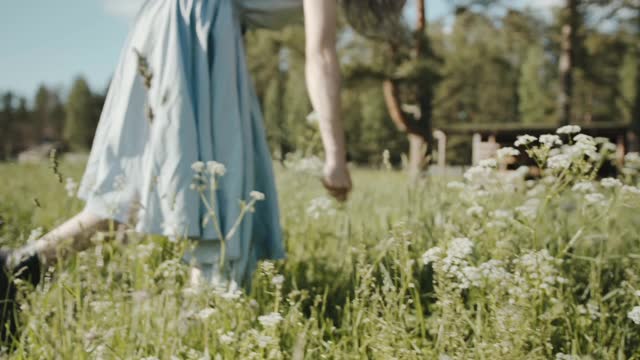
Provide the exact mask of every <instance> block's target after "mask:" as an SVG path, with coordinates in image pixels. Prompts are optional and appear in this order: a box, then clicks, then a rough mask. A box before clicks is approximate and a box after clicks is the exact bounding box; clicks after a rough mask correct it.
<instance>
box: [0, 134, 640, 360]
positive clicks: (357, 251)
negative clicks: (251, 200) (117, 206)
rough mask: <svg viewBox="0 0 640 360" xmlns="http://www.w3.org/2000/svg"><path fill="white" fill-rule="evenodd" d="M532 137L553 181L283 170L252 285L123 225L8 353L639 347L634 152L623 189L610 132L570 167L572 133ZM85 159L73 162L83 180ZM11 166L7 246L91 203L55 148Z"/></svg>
mask: <svg viewBox="0 0 640 360" xmlns="http://www.w3.org/2000/svg"><path fill="white" fill-rule="evenodd" d="M545 140H548V139H545ZM585 141H586V140H585ZM591 141H593V142H594V144H596V142H595V140H593V139H591ZM570 144H571V145H570V146H569V147H571V146H573V147H574V150H575V147H580V146H579V144H580V141H577V142H576V141H573V140H572V141H571V142H570ZM526 146H527V147H528V149H529V151H530V152H531V153H532V155H533V156H534V157H535V158H536V159H537V160H538V161H539V162H540V164H541V166H542V167H543V169H544V171H545V177H544V178H543V179H542V180H525V178H524V175H525V173H524V172H523V171H520V172H518V171H516V172H511V173H505V172H500V171H498V170H496V169H495V168H494V166H495V165H497V164H494V163H492V162H485V163H483V164H481V165H480V166H478V167H475V168H472V169H471V170H470V171H469V172H467V176H466V179H464V181H462V179H459V180H461V181H459V182H451V181H449V180H451V179H437V178H429V179H427V180H426V181H424V182H423V183H420V184H418V185H411V186H410V185H409V184H407V183H406V181H405V176H404V175H403V174H402V173H399V172H394V171H388V170H386V171H378V170H363V169H360V170H356V171H355V173H354V178H355V184H356V189H355V192H354V193H353V196H352V198H351V200H350V202H349V203H347V204H346V205H344V206H342V205H338V204H335V203H333V202H329V201H326V200H318V198H321V197H322V196H324V195H323V190H322V189H321V187H320V186H319V184H318V182H317V180H315V179H314V178H313V177H312V176H306V175H304V174H300V173H299V172H295V171H292V170H285V169H281V168H278V171H277V178H278V186H279V193H280V197H281V199H280V201H281V210H282V225H283V228H284V231H285V238H286V239H285V240H286V247H287V251H288V259H287V260H285V261H283V262H278V263H275V264H272V263H264V264H262V265H261V266H260V269H259V270H258V272H257V273H256V275H255V281H254V284H253V291H252V292H251V294H250V295H244V294H238V293H228V292H220V291H218V290H216V289H210V288H202V287H191V285H190V282H189V271H188V268H187V266H185V265H184V264H182V263H181V261H180V260H179V259H180V258H181V254H182V253H183V252H184V250H185V247H186V246H188V244H187V242H186V241H181V242H178V243H173V242H170V241H168V240H166V239H163V238H160V237H149V236H131V237H130V238H129V240H128V241H127V242H126V243H121V242H119V241H118V240H114V239H112V236H110V235H109V234H107V236H105V237H103V238H100V239H97V240H96V247H95V248H94V249H92V250H90V251H87V252H85V253H82V254H80V255H78V256H76V257H74V258H72V259H70V260H69V261H67V262H65V263H64V264H60V265H59V266H58V267H57V268H55V269H49V271H48V273H47V276H46V278H45V281H44V282H43V284H42V285H41V286H40V287H39V288H38V289H36V290H35V291H30V292H26V293H25V294H26V301H25V302H23V304H24V305H23V311H22V313H21V317H22V319H23V323H24V329H23V331H22V333H21V336H20V339H17V340H18V341H16V342H15V343H14V344H13V347H12V348H11V349H7V350H6V351H7V356H9V357H12V358H61V359H72V358H73V359H85V358H86V359H98V358H101V359H139V358H150V359H151V358H158V359H172V358H177V359H206V358H210V359H281V358H285V359H290V358H291V359H303V358H304V359H369V358H370V359H639V358H640V324H638V323H640V319H638V318H639V317H640V314H637V315H634V309H637V311H639V312H640V308H637V307H638V306H640V261H639V260H640V235H638V234H639V233H640V213H639V212H638V211H639V210H640V209H639V208H640V195H639V194H638V193H637V192H639V190H638V188H637V187H635V185H636V184H637V183H636V181H637V179H636V177H635V176H636V175H635V174H636V173H634V168H633V164H634V161H635V158H634V157H633V156H631V157H629V162H628V165H629V166H628V167H627V169H626V170H625V173H624V174H625V175H624V176H622V177H621V180H623V181H624V182H625V183H626V184H627V186H626V187H623V185H622V184H619V183H617V182H615V181H613V180H608V181H603V182H599V181H597V180H595V178H594V177H593V174H594V171H596V170H597V164H598V163H599V161H601V160H602V161H604V160H605V159H606V156H607V154H606V151H607V150H606V149H605V147H606V146H604V145H602V144H600V143H598V144H597V146H596V145H594V146H596V151H597V152H598V153H599V154H601V158H597V159H596V157H595V156H594V159H591V158H590V157H589V155H587V156H582V157H573V158H571V159H570V163H569V164H568V165H567V164H566V161H565V162H563V160H565V159H563V158H562V157H560V158H556V159H554V160H550V159H551V158H552V157H554V156H559V155H562V154H567V153H570V149H569V147H566V148H562V150H560V147H559V146H557V145H556V144H554V143H550V144H549V146H547V145H546V144H542V143H541V144H537V145H536V144H534V143H527V144H526ZM545 146H547V148H548V149H545ZM553 149H557V150H553ZM590 149H591V148H586V147H585V148H584V149H582V150H584V151H589V150H590ZM522 150H523V151H524V148H522ZM507 155H508V154H507ZM583 155H585V154H583ZM591 155H594V154H591ZM558 163H559V165H557V164H558ZM549 164H551V166H549ZM588 164H591V165H588ZM556 165H557V166H556ZM565 165H566V166H565ZM81 167H82V166H81V165H71V164H68V163H64V162H63V163H62V164H61V165H60V172H61V173H62V174H63V176H64V177H65V178H66V177H73V178H76V179H78V177H79V174H80V173H81V170H82V169H81ZM0 179H2V185H1V187H0V216H2V217H3V219H4V221H5V223H6V224H5V225H4V227H3V228H2V230H0V236H1V240H2V244H3V245H5V246H17V245H19V244H22V243H24V242H26V241H27V239H28V238H29V235H30V233H31V231H32V230H33V229H35V228H37V227H40V226H42V227H44V228H45V229H50V228H51V227H53V226H55V224H56V223H58V222H60V221H62V220H63V219H65V218H66V217H68V216H70V215H72V214H73V213H74V212H76V211H78V210H80V209H81V208H82V204H81V203H80V202H79V201H78V200H74V199H72V198H69V197H68V196H67V194H66V191H65V184H60V183H59V182H58V180H57V179H56V176H54V175H52V173H51V170H50V169H48V168H47V166H46V164H44V165H29V166H27V165H15V164H7V165H1V166H0ZM587 184H589V185H587ZM595 194H601V195H595ZM34 199H37V201H34ZM36 203H37V204H39V205H36ZM636 320H637V321H636Z"/></svg>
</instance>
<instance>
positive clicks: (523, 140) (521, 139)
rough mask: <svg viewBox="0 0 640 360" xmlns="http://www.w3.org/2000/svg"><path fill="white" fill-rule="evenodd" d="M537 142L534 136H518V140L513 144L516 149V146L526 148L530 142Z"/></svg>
mask: <svg viewBox="0 0 640 360" xmlns="http://www.w3.org/2000/svg"><path fill="white" fill-rule="evenodd" d="M536 140H538V139H537V138H536V137H535V136H531V135H520V136H518V139H517V140H516V142H515V143H514V145H515V146H516V147H518V146H526V145H529V144H531V143H532V142H534V141H536Z"/></svg>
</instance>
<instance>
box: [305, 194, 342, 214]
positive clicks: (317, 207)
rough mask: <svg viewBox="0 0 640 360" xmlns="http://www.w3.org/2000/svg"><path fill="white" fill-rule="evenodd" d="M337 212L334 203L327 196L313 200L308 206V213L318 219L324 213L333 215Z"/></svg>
mask: <svg viewBox="0 0 640 360" xmlns="http://www.w3.org/2000/svg"><path fill="white" fill-rule="evenodd" d="M335 214H336V210H335V208H334V207H333V203H332V202H331V200H330V199H329V198H327V197H325V196H322V197H318V198H315V199H313V200H311V203H310V204H309V206H308V207H307V215H309V217H311V218H312V219H316V220H317V219H319V218H320V217H322V216H323V215H327V216H333V215H335Z"/></svg>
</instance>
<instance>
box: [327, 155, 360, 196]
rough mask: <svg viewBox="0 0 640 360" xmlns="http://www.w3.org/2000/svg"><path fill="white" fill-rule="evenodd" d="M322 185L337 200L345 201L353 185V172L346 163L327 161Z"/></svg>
mask: <svg viewBox="0 0 640 360" xmlns="http://www.w3.org/2000/svg"><path fill="white" fill-rule="evenodd" d="M322 185H324V187H325V189H327V191H328V192H329V194H330V195H331V196H333V197H334V198H336V200H338V201H341V202H344V201H346V200H347V197H348V196H349V192H351V189H352V187H353V185H352V183H351V174H350V173H349V169H348V168H347V165H346V164H340V165H336V164H333V163H326V164H325V166H324V171H323V177H322Z"/></svg>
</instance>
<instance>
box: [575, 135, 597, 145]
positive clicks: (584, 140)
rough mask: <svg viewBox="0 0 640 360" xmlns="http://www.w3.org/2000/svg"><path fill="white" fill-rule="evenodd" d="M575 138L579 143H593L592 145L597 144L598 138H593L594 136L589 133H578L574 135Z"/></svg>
mask: <svg viewBox="0 0 640 360" xmlns="http://www.w3.org/2000/svg"><path fill="white" fill-rule="evenodd" d="M573 140H574V141H576V142H579V143H584V144H591V145H595V144H596V140H595V139H594V138H593V136H589V135H587V134H578V135H576V136H574V137H573Z"/></svg>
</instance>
